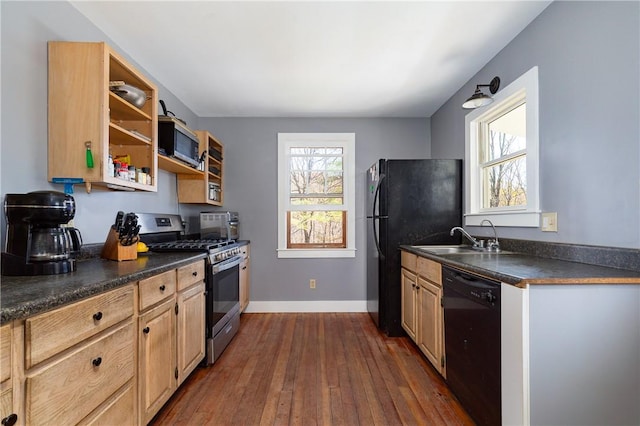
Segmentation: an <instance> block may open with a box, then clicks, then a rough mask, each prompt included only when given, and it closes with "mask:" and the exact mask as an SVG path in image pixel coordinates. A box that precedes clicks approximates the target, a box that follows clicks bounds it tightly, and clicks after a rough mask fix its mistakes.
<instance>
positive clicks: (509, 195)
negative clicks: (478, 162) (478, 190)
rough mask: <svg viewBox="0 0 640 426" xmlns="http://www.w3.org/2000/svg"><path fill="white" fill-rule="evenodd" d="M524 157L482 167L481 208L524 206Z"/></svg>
mask: <svg viewBox="0 0 640 426" xmlns="http://www.w3.org/2000/svg"><path fill="white" fill-rule="evenodd" d="M526 165H527V163H526V157H525V156H520V157H516V158H515V159H512V160H509V161H504V162H502V163H499V164H495V165H494V166H492V167H485V168H483V172H482V175H483V176H482V177H483V182H484V188H485V191H484V197H483V206H482V207H483V208H485V209H486V208H491V207H508V206H526V205H527V182H526V176H527V174H526Z"/></svg>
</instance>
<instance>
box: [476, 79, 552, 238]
mask: <svg viewBox="0 0 640 426" xmlns="http://www.w3.org/2000/svg"><path fill="white" fill-rule="evenodd" d="M493 99H494V101H493V103H491V104H489V105H488V106H486V107H482V108H478V109H475V110H473V111H472V112H470V113H469V114H467V116H466V117H465V128H466V131H465V139H466V145H465V158H466V161H465V163H466V169H467V170H466V172H467V173H466V177H465V189H466V191H465V193H466V200H465V201H466V203H465V217H464V222H465V223H464V224H465V225H466V226H469V225H480V222H482V221H483V220H484V219H490V220H491V222H492V223H493V224H494V225H496V226H522V227H537V226H539V222H540V217H539V216H540V208H539V195H538V188H539V185H538V169H539V157H538V68H537V67H534V68H532V69H530V70H529V71H527V72H526V73H525V74H523V75H522V76H521V77H520V78H518V79H517V80H515V81H514V82H513V83H511V84H510V85H508V86H507V87H506V88H504V89H502V90H501V91H499V92H498V93H496V94H495V95H494V97H493Z"/></svg>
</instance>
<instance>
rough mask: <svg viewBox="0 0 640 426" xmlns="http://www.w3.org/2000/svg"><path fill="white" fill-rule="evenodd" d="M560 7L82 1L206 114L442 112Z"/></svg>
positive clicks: (84, 9) (125, 46) (93, 17)
mask: <svg viewBox="0 0 640 426" xmlns="http://www.w3.org/2000/svg"><path fill="white" fill-rule="evenodd" d="M549 3H550V1H498V2H485V1H470V2H463V1H439V2H438V1H413V2H397V1H380V2H373V1H356V2H346V1H323V2H309V1H288V2H269V1H261V2H244V1H227V2H221V1H188V2H187V1H71V4H72V5H73V6H74V7H75V8H76V9H77V10H78V11H79V12H80V13H82V14H83V15H85V16H86V17H87V18H88V19H89V20H90V21H92V22H93V23H94V24H95V25H96V26H97V27H98V28H100V29H101V30H102V31H103V32H104V33H105V34H107V36H109V37H110V38H111V39H112V40H113V41H114V42H115V43H116V44H117V45H118V46H119V47H120V48H121V49H122V50H123V51H124V52H126V53H127V54H128V55H130V56H131V57H132V58H135V60H136V62H138V63H139V64H140V65H141V66H142V67H144V68H145V69H146V70H147V71H148V72H149V73H151V74H152V75H153V76H154V78H156V79H157V80H158V81H160V82H161V83H162V85H164V86H165V87H166V88H167V89H168V90H170V91H171V92H172V93H173V94H174V95H176V96H177V97H178V98H179V99H180V100H181V101H182V102H184V104H185V105H187V107H189V108H190V109H191V110H192V111H193V112H194V113H195V114H196V115H198V116H200V117H430V116H431V115H432V114H433V113H434V112H435V111H437V109H438V108H439V107H440V106H442V104H443V103H444V102H445V101H446V100H447V99H449V98H450V97H451V96H452V95H453V94H454V93H455V92H456V91H457V90H458V89H460V87H461V86H462V85H464V84H465V83H466V82H467V81H469V79H470V78H471V77H472V76H473V75H474V74H476V73H477V72H478V71H479V70H480V69H481V68H482V67H483V66H484V65H485V64H486V63H487V62H488V61H489V60H490V59H491V58H493V57H494V56H495V55H496V54H497V53H498V52H499V51H500V50H501V49H502V48H503V47H504V46H506V45H507V44H508V43H509V42H510V41H511V40H512V39H513V38H514V37H515V36H516V35H517V34H518V33H519V32H520V31H522V29H524V28H525V27H526V26H527V25H528V24H529V23H530V22H531V21H532V20H533V19H534V18H535V17H536V16H538V14H540V12H542V10H544V8H545V7H547V6H548V5H549ZM478 83H482V84H485V83H486V84H488V83H489V82H488V81H487V82H478ZM471 94H472V93H469V95H471Z"/></svg>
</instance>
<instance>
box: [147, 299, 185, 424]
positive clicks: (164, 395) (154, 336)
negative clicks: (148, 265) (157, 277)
mask: <svg viewBox="0 0 640 426" xmlns="http://www.w3.org/2000/svg"><path fill="white" fill-rule="evenodd" d="M175 318H176V314H175V301H174V299H170V300H168V301H167V302H165V303H163V304H161V305H159V306H157V307H155V308H153V309H151V310H149V311H148V312H146V313H143V314H141V315H140V317H139V325H138V339H139V340H138V342H139V344H138V351H139V352H138V386H139V395H140V400H139V405H138V409H139V413H140V423H141V424H147V423H148V422H149V421H150V420H151V419H152V418H153V416H154V415H155V414H156V413H157V412H158V410H160V408H161V407H162V405H163V404H164V403H165V402H166V401H167V400H168V399H169V397H170V396H171V394H172V393H173V391H174V390H175V389H176V382H177V374H176V373H177V367H176V360H175V353H176V352H175V345H176V343H175V321H176V320H175Z"/></svg>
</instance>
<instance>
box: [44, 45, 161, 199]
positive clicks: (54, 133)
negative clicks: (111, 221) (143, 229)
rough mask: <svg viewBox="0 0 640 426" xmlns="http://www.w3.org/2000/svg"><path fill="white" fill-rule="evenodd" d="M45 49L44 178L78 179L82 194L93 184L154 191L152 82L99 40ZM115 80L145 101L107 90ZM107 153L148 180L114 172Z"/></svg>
mask: <svg viewBox="0 0 640 426" xmlns="http://www.w3.org/2000/svg"><path fill="white" fill-rule="evenodd" d="M48 50H49V65H48V68H49V76H48V80H49V81H48V101H49V103H48V105H49V120H48V133H49V142H48V150H49V155H48V180H49V181H51V182H56V181H58V180H59V179H62V180H64V179H73V180H75V181H76V182H77V181H81V182H84V183H85V185H86V188H87V191H88V192H89V191H91V189H92V187H93V186H94V185H95V186H98V187H101V188H109V189H126V190H142V191H153V192H156V191H157V181H156V174H157V169H158V158H157V151H158V149H157V146H158V137H157V131H158V130H157V129H158V124H157V120H158V119H157V117H158V113H157V103H158V94H157V93H158V91H157V88H156V86H155V84H153V83H152V82H151V81H150V80H149V79H148V78H147V77H145V76H144V75H143V74H142V73H140V72H139V71H138V70H137V69H136V68H135V67H133V66H132V65H131V64H129V63H128V62H127V61H126V60H125V59H124V58H123V57H122V56H120V55H119V54H118V53H116V52H115V51H114V50H113V49H112V48H111V47H109V46H108V45H107V44H106V43H103V42H96V43H94V42H63V41H50V42H49V43H48ZM115 81H118V82H123V83H124V84H126V85H128V86H132V87H133V88H135V89H138V90H140V91H142V92H143V93H144V95H142V96H144V97H146V99H145V101H144V102H141V103H140V104H139V105H138V106H137V105H134V103H133V102H132V101H131V99H129V100H127V99H125V98H124V97H123V95H122V94H121V92H119V93H116V92H115V91H112V90H110V89H111V85H110V82H115ZM116 90H117V89H116ZM110 156H111V157H113V158H116V157H119V156H129V158H130V159H131V164H130V165H132V166H135V168H137V169H142V168H148V169H149V170H148V172H149V174H150V175H151V184H147V183H146V182H145V183H142V182H137V181H134V180H124V179H122V178H119V177H116V176H114V174H113V172H112V169H111V167H109V157H110ZM92 163H93V164H92Z"/></svg>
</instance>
